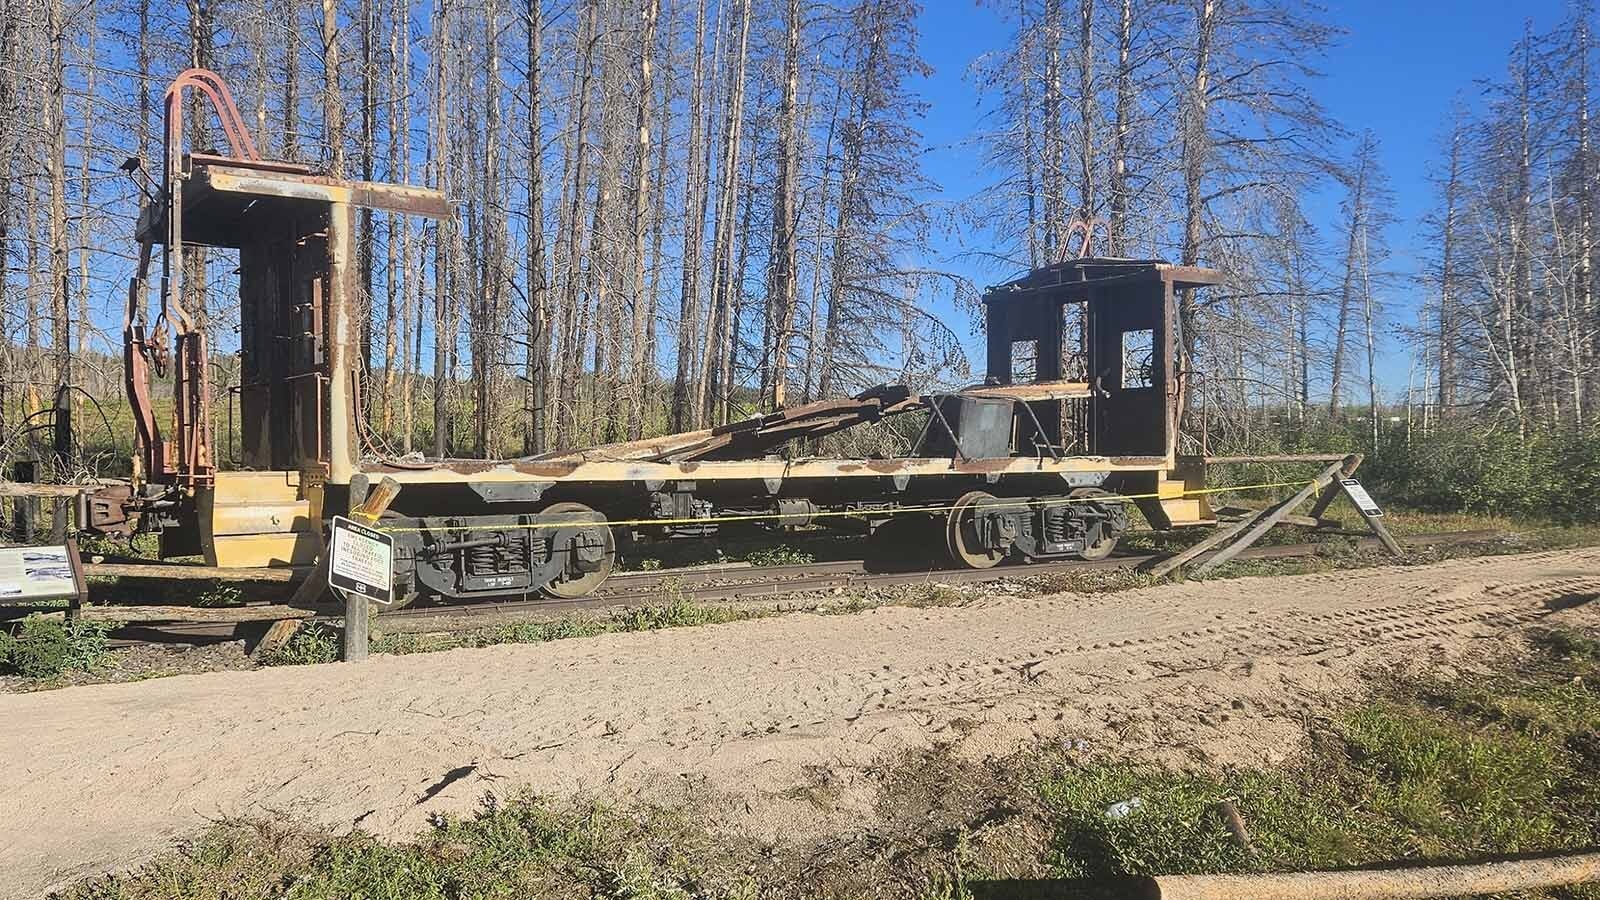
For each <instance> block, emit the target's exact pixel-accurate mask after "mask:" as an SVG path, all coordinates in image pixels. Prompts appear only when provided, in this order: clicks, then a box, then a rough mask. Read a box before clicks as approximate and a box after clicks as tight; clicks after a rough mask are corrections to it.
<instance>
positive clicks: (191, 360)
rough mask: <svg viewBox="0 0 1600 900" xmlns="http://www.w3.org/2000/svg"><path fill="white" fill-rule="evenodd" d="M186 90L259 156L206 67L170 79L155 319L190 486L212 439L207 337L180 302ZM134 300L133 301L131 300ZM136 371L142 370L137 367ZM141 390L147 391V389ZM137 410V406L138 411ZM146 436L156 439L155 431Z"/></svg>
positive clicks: (207, 468)
mask: <svg viewBox="0 0 1600 900" xmlns="http://www.w3.org/2000/svg"><path fill="white" fill-rule="evenodd" d="M190 88H195V89H198V90H199V91H200V92H201V93H203V94H205V95H206V97H207V98H208V99H209V100H210V101H211V105H212V107H213V108H214V109H215V110H216V113H217V117H218V119H220V120H221V122H222V129H223V132H224V133H225V134H226V135H227V138H228V144H229V146H230V147H231V148H232V150H233V152H234V154H235V155H236V156H239V157H241V158H244V159H252V160H253V159H259V158H260V156H259V154H257V153H256V148H255V143H254V142H253V141H252V140H251V139H250V134H249V132H248V131H247V130H246V129H245V127H244V123H243V120H242V119H241V118H240V116H239V110H238V108H237V107H236V106H235V105H234V103H233V96H232V95H231V94H230V93H229V91H228V86H227V85H226V84H224V83H223V82H222V79H221V78H219V77H217V75H216V74H215V73H213V72H210V71H207V70H205V69H199V68H194V69H187V70H185V71H183V72H182V73H180V74H179V75H178V77H177V78H176V79H174V80H173V82H172V84H171V86H169V87H168V88H167V92H166V95H165V97H164V98H163V99H164V101H165V102H164V104H163V105H164V110H163V112H164V119H165V121H164V123H163V124H164V125H165V128H164V129H163V134H162V151H163V167H162V179H163V181H162V195H163V203H164V204H165V209H164V210H163V212H164V213H165V218H166V244H165V246H164V247H163V248H162V249H163V252H162V257H161V315H160V316H159V317H158V318H157V320H156V327H155V332H156V333H159V330H160V322H161V319H163V318H165V319H168V320H169V321H172V322H173V326H174V337H175V340H176V357H177V358H176V360H175V364H174V366H173V404H174V409H175V411H176V412H175V419H176V432H177V433H176V435H175V437H176V440H177V456H178V469H177V472H176V473H175V474H176V475H177V476H178V478H179V479H180V480H182V481H186V482H188V484H189V485H190V486H192V485H193V484H195V483H196V482H200V481H204V480H206V479H209V478H210V477H211V474H212V472H213V471H214V468H213V467H212V461H211V453H210V448H209V446H208V444H209V442H210V438H211V428H210V414H211V413H210V399H211V398H210V386H209V379H208V373H207V371H206V366H207V362H206V342H205V335H204V334H202V333H200V331H199V329H197V328H196V327H195V322H194V320H193V319H192V318H191V317H190V315H189V312H188V310H187V309H186V308H185V307H184V305H183V298H182V293H183V290H184V288H185V287H186V285H184V283H183V277H182V261H181V255H182V253H183V245H184V234H183V183H184V181H185V180H186V178H187V176H186V174H185V173H184V172H183V171H182V166H183V99H184V95H185V93H186V91H187V90H188V89H190ZM132 302H136V300H132V301H130V303H132ZM129 313H130V315H129V318H130V322H129V325H130V326H131V324H132V322H131V319H132V318H134V316H133V315H132V314H133V310H132V309H130V311H129ZM128 336H129V337H135V336H136V335H134V334H133V333H132V329H131V327H130V329H129V332H128ZM133 350H134V352H138V353H142V352H143V350H144V348H143V347H135V348H133ZM135 368H140V367H138V366H135ZM141 374H142V373H141ZM145 389H146V392H147V391H148V386H147V385H146V388H145ZM139 394H140V392H139V390H138V387H137V386H134V388H133V390H131V391H130V402H133V403H139V402H140V401H143V402H144V403H145V404H146V405H148V403H149V398H148V395H147V393H146V395H145V396H143V397H140V396H139ZM137 411H138V407H136V413H137ZM142 424H143V423H141V427H142ZM150 438H151V439H152V440H154V433H152V434H151V435H150ZM149 446H151V447H152V449H153V448H154V446H155V445H154V444H153V443H152V444H151V445H149ZM162 455H164V454H162ZM152 462H155V460H152ZM162 463H163V465H162V466H160V467H157V466H155V465H151V466H150V468H151V469H158V468H159V470H160V472H159V474H161V475H163V476H165V475H166V474H167V473H166V471H165V469H166V466H165V461H164V460H163V461H162Z"/></svg>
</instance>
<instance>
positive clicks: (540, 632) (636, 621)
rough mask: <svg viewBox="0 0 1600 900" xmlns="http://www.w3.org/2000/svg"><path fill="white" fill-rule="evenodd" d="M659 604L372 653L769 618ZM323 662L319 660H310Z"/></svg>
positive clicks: (386, 645) (678, 600)
mask: <svg viewBox="0 0 1600 900" xmlns="http://www.w3.org/2000/svg"><path fill="white" fill-rule="evenodd" d="M663 592H664V594H665V597H664V599H663V601H662V602H661V603H654V604H649V605H646V606H630V607H626V608H623V609H617V610H613V611H611V612H610V613H609V614H607V615H605V616H589V615H575V616H563V617H561V618H557V619H546V620H542V621H537V622H511V623H507V624H503V625H490V626H486V627H480V628H471V629H467V630H464V631H456V632H429V633H425V634H417V633H410V632H377V633H374V634H373V637H372V642H371V644H370V646H371V649H372V652H374V653H393V654H406V653H431V652H435V651H439V650H454V649H457V648H461V647H493V646H497V645H500V644H542V643H545V642H546V641H559V640H565V639H567V638H580V637H594V636H596V635H601V634H615V633H619V632H627V631H657V630H660V629H663V628H687V627H693V626H697V625H718V624H722V623H725V622H739V621H743V620H745V619H755V618H761V617H763V616H767V615H771V611H770V610H767V609H745V608H739V607H735V606H723V605H717V604H707V603H695V602H693V601H690V600H688V599H687V598H685V597H684V596H683V595H682V594H681V593H679V592H678V590H677V589H676V588H675V587H674V586H673V585H670V584H669V585H666V586H664V588H663ZM312 661H314V662H320V661H321V660H312Z"/></svg>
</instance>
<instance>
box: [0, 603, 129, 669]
mask: <svg viewBox="0 0 1600 900" xmlns="http://www.w3.org/2000/svg"><path fill="white" fill-rule="evenodd" d="M111 628H112V623H110V622H91V621H88V620H87V619H84V618H83V617H81V616H79V617H75V618H73V619H72V620H71V621H67V622H62V621H59V620H57V619H53V618H50V617H48V616H45V615H43V614H41V613H34V614H32V615H30V616H28V617H27V618H25V619H23V620H22V625H21V627H20V628H18V630H17V633H16V634H14V635H13V634H6V633H3V632H0V668H3V669H4V670H5V671H7V672H10V673H12V674H16V675H21V676H23V677H25V678H55V677H57V676H59V675H63V674H65V673H67V672H71V671H78V672H88V671H91V670H93V669H95V668H96V667H98V666H99V665H100V664H101V663H103V662H104V661H105V659H106V657H107V656H108V655H109V654H110V650H109V649H108V645H107V634H108V633H109V632H110V631H111Z"/></svg>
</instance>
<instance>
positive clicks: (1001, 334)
mask: <svg viewBox="0 0 1600 900" xmlns="http://www.w3.org/2000/svg"><path fill="white" fill-rule="evenodd" d="M186 86H192V87H195V88H197V89H200V90H202V91H203V92H205V93H206V94H207V95H208V96H210V97H211V98H212V100H213V101H214V103H215V105H216V106H217V108H218V111H219V113H220V115H221V116H222V118H223V120H224V122H225V123H227V122H230V121H231V122H232V123H233V124H231V125H229V127H228V128H226V129H225V131H226V133H227V134H229V135H230V136H231V137H233V140H232V145H233V155H231V156H217V155H206V154H199V153H181V152H179V150H178V142H179V137H180V136H181V125H179V124H175V123H176V122H177V121H178V119H179V117H180V116H181V111H182V108H183V90H184V88H185V87H186ZM167 112H168V129H167V140H168V146H167V153H166V159H165V166H164V171H163V173H162V181H161V183H160V185H159V186H158V187H159V189H158V190H152V191H151V192H150V194H149V197H148V200H147V203H146V204H145V208H144V210H143V213H142V215H141V218H140V227H139V235H138V237H139V242H140V246H141V260H142V262H141V267H140V272H139V275H138V276H137V277H136V278H135V281H134V284H133V286H132V287H131V288H130V291H129V305H128V316H127V320H126V322H125V329H124V333H125V339H126V353H125V360H126V364H127V382H128V397H129V402H130V403H131V404H132V406H133V409H134V413H135V421H136V423H137V433H136V436H135V437H136V448H137V449H136V456H137V459H136V460H135V485H134V491H133V492H132V497H131V498H129V499H127V500H126V501H125V502H120V505H118V504H112V503H102V504H96V507H95V508H96V509H99V510H101V513H100V524H102V525H104V526H106V527H111V526H115V525H117V524H119V523H118V519H119V517H121V516H124V515H125V516H126V519H127V521H129V522H133V521H137V523H138V527H140V528H143V529H146V530H153V531H159V532H160V534H161V538H162V540H161V545H162V548H163V552H164V553H166V554H170V555H179V554H201V555H203V556H204V557H205V559H206V561H207V563H209V564H211V565H215V566H228V567H258V566H276V565H294V564H305V563H309V562H311V561H313V560H314V559H315V558H316V557H317V555H318V554H319V553H320V552H321V550H322V545H323V540H324V533H325V529H326V522H327V520H328V519H329V518H330V517H331V516H332V515H334V514H335V513H342V512H344V511H346V510H347V509H349V508H350V506H351V505H352V501H354V500H358V499H359V498H360V496H361V495H362V494H363V493H364V491H365V486H366V485H367V484H370V483H372V482H374V481H375V480H377V479H379V478H382V477H388V478H392V479H394V480H395V481H397V482H399V483H400V485H401V487H402V490H401V492H400V493H399V495H398V496H397V497H396V498H395V500H394V501H393V503H392V505H391V506H390V508H389V511H388V512H387V513H386V514H385V517H384V519H383V520H382V521H381V523H380V527H382V528H385V529H388V530H390V531H391V532H392V533H393V534H394V535H395V536H396V550H397V564H396V567H397V570H396V573H395V574H396V579H397V583H398V584H399V585H400V586H401V587H402V590H401V593H402V594H405V595H407V596H415V595H424V596H439V597H447V598H454V599H473V598H486V597H506V596H520V595H528V594H533V593H544V594H547V595H553V596H556V597H576V596H581V595H583V594H586V593H588V592H590V591H592V590H594V589H595V588H596V587H597V586H598V585H599V584H600V582H602V581H603V580H604V579H605V577H606V576H607V575H608V574H609V573H610V571H611V569H612V567H613V565H614V562H615V559H616V555H617V551H618V543H619V538H624V539H631V538H634V537H649V538H675V537H699V538H703V537H707V536H711V535H714V534H716V533H717V532H718V530H719V529H722V528H725V527H729V526H731V525H733V524H734V523H762V524H765V525H768V526H771V527H777V528H791V527H796V526H811V525H830V524H837V525H843V526H848V527H853V528H858V529H869V530H870V529H872V528H875V527H877V526H878V525H880V524H882V523H885V522H889V521H895V520H911V519H915V520H916V521H920V522H921V523H923V524H924V525H926V526H928V527H930V528H931V529H932V530H933V532H934V533H936V534H937V535H938V536H939V541H938V542H939V543H941V544H942V545H943V549H944V551H945V553H946V554H947V555H948V556H949V558H950V559H951V560H953V561H954V562H956V563H958V564H960V565H963V566H971V567H980V568H981V567H988V566H992V565H995V564H997V563H999V562H1000V561H1002V560H1003V559H1006V558H1007V557H1017V558H1030V559H1031V558H1052V557H1064V556H1082V557H1086V558H1097V557H1100V556H1104V555H1105V554H1107V553H1109V552H1110V551H1111V549H1112V548H1113V547H1114V546H1115V544H1116V541H1117V538H1118V536H1119V535H1120V534H1121V533H1122V532H1123V530H1125V529H1126V527H1127V522H1128V515H1127V511H1126V509H1125V508H1124V503H1127V502H1135V503H1138V504H1139V506H1140V507H1141V509H1142V511H1143V513H1144V515H1145V517H1146V518H1147V519H1148V520H1149V521H1150V522H1151V523H1152V524H1154V525H1155V526H1157V527H1161V528H1167V527H1175V526H1179V525H1186V524H1197V523H1201V522H1206V521H1209V515H1208V512H1207V510H1206V509H1205V506H1204V503H1203V501H1202V500H1198V499H1194V498H1193V497H1192V496H1185V493H1186V491H1192V490H1193V489H1194V488H1196V487H1197V486H1198V481H1197V479H1198V478H1199V474H1198V469H1197V468H1194V469H1186V468H1185V467H1182V466H1180V464H1179V460H1178V458H1177V456H1176V442H1177V411H1178V409H1179V407H1180V398H1181V392H1182V377H1181V373H1180V372H1179V371H1178V370H1177V369H1176V366H1175V360H1176V358H1177V353H1176V350H1175V346H1176V335H1175V328H1176V323H1177V319H1176V315H1175V310H1174V293H1175V292H1176V291H1180V290H1190V289H1195V288H1200V287H1203V286H1205V285H1208V284H1212V283H1214V282H1215V281H1216V280H1217V278H1216V275H1215V273H1213V272H1211V271H1209V270H1205V269H1198V268H1190V267H1181V266H1173V265H1169V264H1167V263H1164V262H1161V261H1158V260H1127V259H1102V258H1080V259H1075V260H1071V261H1067V262H1063V263H1061V264H1059V265H1054V266H1050V267H1047V268H1043V269H1039V270H1036V271H1034V272H1031V273H1029V274H1028V275H1027V276H1026V277H1024V278H1021V279H1018V280H1016V281H1013V282H1010V283H1008V284H1004V285H1001V286H999V287H996V288H993V289H991V290H990V291H989V292H988V293H987V294H986V295H985V297H984V303H985V306H986V325H987V335H988V352H987V366H986V373H985V378H984V380H983V382H982V383H981V384H978V385H974V386H972V387H969V388H965V389H962V390H958V391H952V392H947V393H937V394H929V395H916V394H913V393H912V392H911V391H909V390H907V389H906V388H903V387H897V386H880V387H877V388H874V389H871V390H868V391H866V392H864V393H862V394H860V395H858V396H856V397H852V398H846V399H839V400H823V401H819V402H816V403H811V404H807V405H804V406H799V407H794V408H788V409H780V410H778V411H775V412H773V413H769V414H766V415H761V416H757V417H754V418H751V419H748V420H745V421H742V422H736V423H732V424H728V425H723V426H718V427H716V428H711V429H706V430H702V431H696V432H690V433H684V434H672V435H666V436H663V437H657V438H650V439H647V440H642V441H633V442H628V443H622V444H610V445H604V446H598V447H590V448H585V449H580V450H573V451H564V452H559V453H552V454H545V455H541V456H535V457H528V458H521V459H512V460H478V459H432V460H424V461H421V462H414V461H409V460H408V461H397V460H392V459H386V458H383V457H382V456H379V455H375V454H370V453H364V452H363V447H364V441H363V440H362V436H363V435H364V434H365V429H364V423H363V422H362V421H361V418H360V416H361V406H360V403H359V396H360V390H361V385H360V370H361V366H360V365H359V344H358V328H357V324H356V320H355V317H354V315H353V313H354V309H355V298H356V296H357V286H356V271H355V270H356V264H355V258H354V240H353V236H354V233H355V228H354V223H355V211H356V210H357V209H358V208H361V207H368V208H376V209H382V210H387V211H391V212H396V213H404V214H419V215H426V216H435V217H437V216H444V215H448V214H449V208H448V204H447V203H446V201H445V198H444V197H443V196H441V195H440V194H439V193H438V192H435V191H431V190H427V189H422V188H415V187H405V186H397V185H387V184H373V183H365V182H352V181H345V180H340V179H335V178H330V177H327V176H325V175H322V174H319V173H317V172H314V171H312V170H310V169H308V168H306V167H304V166H299V165H293V164H288V163H278V162H269V161H263V160H260V159H258V158H256V155H255V152H254V149H253V147H252V146H250V144H249V142H248V136H247V135H244V134H243V128H242V126H241V125H238V122H237V115H236V114H235V113H233V112H232V110H231V103H229V102H228V100H227V97H226V89H225V88H222V87H221V85H220V82H217V81H216V80H215V78H214V76H209V75H207V74H206V73H195V72H191V73H186V75H185V77H184V79H180V81H179V83H178V84H177V85H175V86H174V89H173V90H172V91H169V93H168V100H167ZM188 246H218V247H230V248H235V249H237V251H238V253H239V273H238V279H239V305H240V322H239V328H240V349H239V355H240V358H241V368H242V381H243V383H242V384H241V386H240V387H239V389H238V391H237V404H238V413H237V414H238V416H239V418H240V421H241V423H242V428H241V440H242V448H241V451H240V454H239V461H240V466H239V468H238V469H236V470H231V471H222V470H219V469H218V467H217V466H216V465H215V463H214V460H213V458H212V452H211V447H210V434H211V426H210V423H209V415H210V407H211V402H210V391H209V388H208V385H207V382H206V379H207V365H206V354H207V348H206V346H205V340H204V335H203V332H202V330H201V329H200V328H199V327H198V325H197V324H196V323H195V321H194V318H193V316H191V315H190V314H189V313H188V311H187V304H188V299H189V296H190V293H191V288H190V286H188V285H186V284H185V283H184V280H183V277H182V276H183V264H182V258H181V253H182V250H183V248H185V247H188ZM158 252H159V259H160V263H161V275H160V280H159V281H160V286H159V291H158V297H159V306H158V309H157V312H156V313H155V315H154V316H153V317H152V316H150V315H148V314H147V313H146V311H145V310H144V309H143V305H142V298H143V297H144V296H145V294H146V293H147V283H148V282H149V281H150V280H151V279H152V276H151V275H150V273H149V271H148V270H149V267H150V265H151V264H152V261H153V260H155V259H156V258H157V256H156V254H157V253H158ZM169 368H170V369H171V375H172V380H173V393H174V400H175V412H174V415H173V417H172V421H171V425H170V429H171V431H170V436H168V435H167V434H165V433H163V431H162V429H161V428H160V427H159V426H158V424H157V422H156V414H155V405H154V404H153V403H152V401H151V399H150V398H151V391H150V378H151V377H152V375H155V376H160V375H162V374H164V373H165V371H166V370H167V369H169ZM908 414H919V415H922V416H924V417H925V419H926V424H925V426H924V427H923V429H922V431H921V436H920V437H919V438H918V440H917V441H916V444H915V446H914V447H913V448H912V449H911V450H910V451H909V452H908V453H907V454H905V455H903V456H900V457H898V458H891V459H838V458H818V457H812V456H806V455H804V452H803V451H804V448H805V447H809V446H814V444H812V443H811V440H812V439H816V438H819V437H823V436H826V435H828V434H830V433H833V432H836V431H840V430H842V429H846V428H851V427H856V426H860V425H863V424H864V423H868V422H872V421H876V420H879V419H882V418H885V417H890V416H899V415H908Z"/></svg>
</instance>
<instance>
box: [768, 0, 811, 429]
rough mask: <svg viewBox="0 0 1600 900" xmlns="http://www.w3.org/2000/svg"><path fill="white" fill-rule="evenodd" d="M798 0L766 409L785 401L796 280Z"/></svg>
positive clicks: (789, 61) (783, 121)
mask: <svg viewBox="0 0 1600 900" xmlns="http://www.w3.org/2000/svg"><path fill="white" fill-rule="evenodd" d="M801 14H802V13H801V8H800V0H789V3H788V7H787V10H786V12H785V17H784V51H783V53H784V55H783V99H782V101H781V102H780V103H779V105H778V134H777V140H778V146H777V154H776V155H777V159H778V183H777V186H776V194H775V196H774V198H773V203H772V246H771V248H770V249H769V251H768V252H769V254H770V256H769V262H768V263H767V303H768V304H769V308H770V311H771V312H770V315H769V321H770V323H771V328H770V335H771V337H770V339H769V340H768V342H767V344H766V346H765V347H764V348H763V353H764V354H765V355H764V356H763V357H762V359H763V364H762V375H761V390H762V397H763V401H764V402H766V405H767V406H768V407H769V408H771V409H781V408H782V407H783V406H784V404H785V403H786V402H787V401H788V389H789V344H790V341H791V338H792V335H793V332H794V307H795V296H796V285H795V279H796V277H797V276H798V275H799V272H798V269H799V249H800V245H799V235H798V233H797V231H798V228H799V224H800V223H799V211H798V205H799V191H800V125H799V119H800V117H799V115H798V109H797V102H796V101H797V99H798V94H799V88H800V25H801V22H800V17H801Z"/></svg>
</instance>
